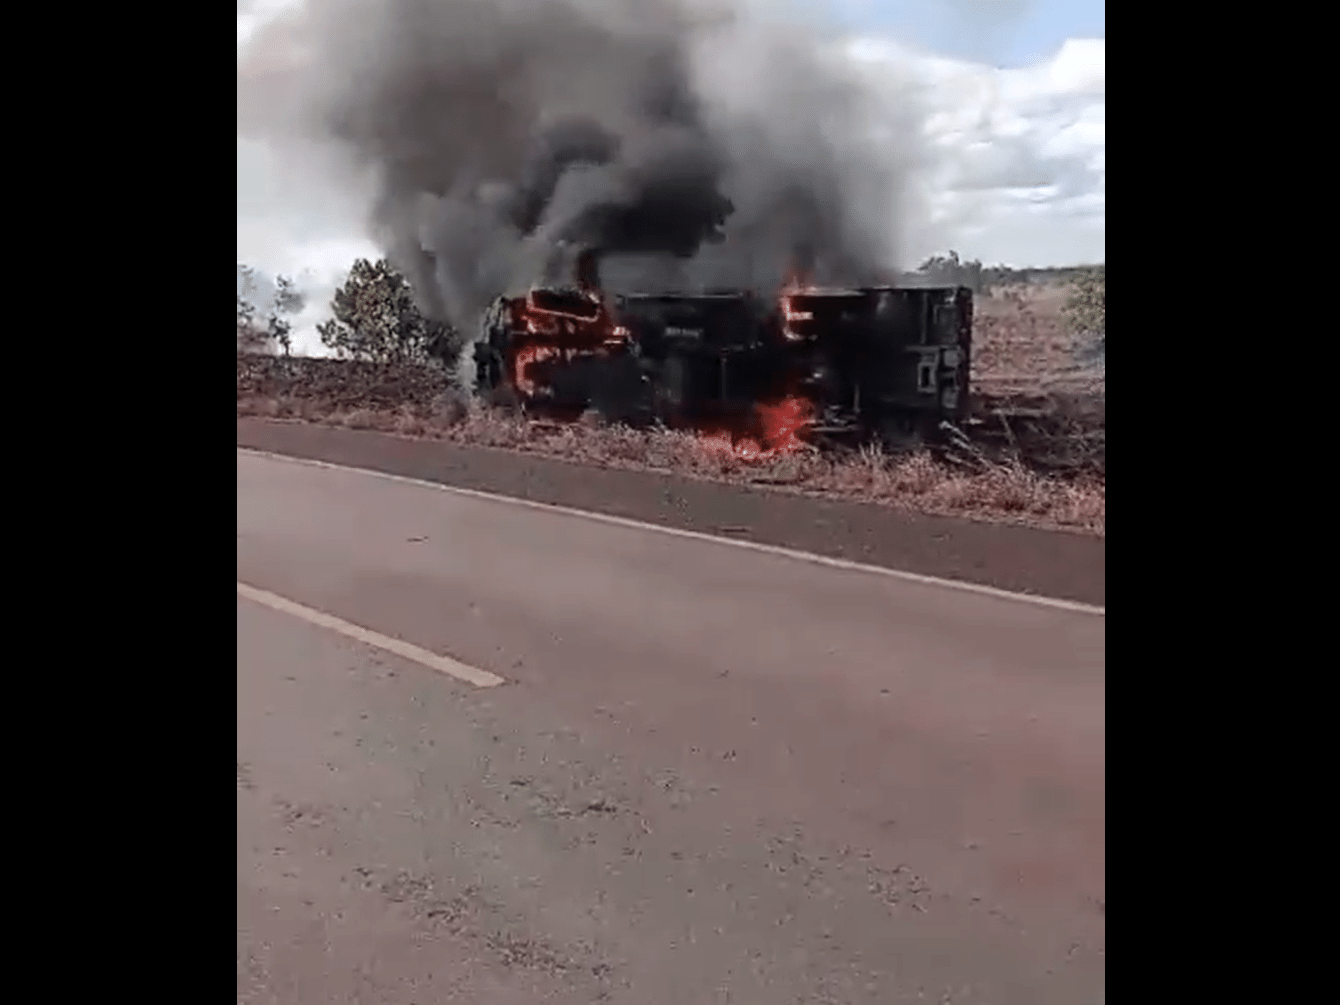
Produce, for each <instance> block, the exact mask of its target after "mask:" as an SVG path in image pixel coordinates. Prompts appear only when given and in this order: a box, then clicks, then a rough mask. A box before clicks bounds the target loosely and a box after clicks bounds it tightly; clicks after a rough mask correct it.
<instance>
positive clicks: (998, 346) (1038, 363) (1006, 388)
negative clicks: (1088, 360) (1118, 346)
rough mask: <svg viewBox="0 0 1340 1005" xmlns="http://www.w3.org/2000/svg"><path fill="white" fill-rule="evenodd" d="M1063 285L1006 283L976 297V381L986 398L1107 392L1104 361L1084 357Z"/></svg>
mask: <svg viewBox="0 0 1340 1005" xmlns="http://www.w3.org/2000/svg"><path fill="white" fill-rule="evenodd" d="M1066 295H1067V291H1066V289H1065V287H1062V286H1042V285H1034V286H1005V287H998V288H996V289H994V290H992V291H991V292H990V293H987V294H983V295H981V296H978V297H976V298H975V299H974V302H973V333H972V341H973V348H972V352H973V363H972V386H973V389H974V390H975V391H977V392H979V393H980V394H981V395H982V396H984V397H986V398H995V397H1000V396H1009V395H1029V394H1032V395H1042V394H1046V393H1048V392H1050V391H1062V392H1065V393H1068V394H1086V395H1089V396H1093V395H1097V396H1102V394H1103V392H1104V390H1105V378H1104V372H1103V369H1102V367H1094V366H1092V365H1084V364H1082V363H1081V362H1079V360H1080V358H1081V357H1082V352H1083V349H1084V346H1083V345H1082V344H1081V343H1080V342H1079V341H1078V340H1077V339H1076V338H1075V337H1074V336H1072V335H1071V334H1070V333H1069V332H1068V331H1067V330H1066V325H1065V320H1064V318H1063V316H1062V309H1063V308H1064V306H1065V301H1066Z"/></svg>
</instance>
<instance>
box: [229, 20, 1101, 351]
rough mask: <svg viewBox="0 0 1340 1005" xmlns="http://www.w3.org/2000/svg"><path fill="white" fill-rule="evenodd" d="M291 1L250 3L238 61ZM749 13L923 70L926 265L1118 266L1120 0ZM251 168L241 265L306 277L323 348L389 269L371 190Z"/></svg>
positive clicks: (240, 206)
mask: <svg viewBox="0 0 1340 1005" xmlns="http://www.w3.org/2000/svg"><path fill="white" fill-rule="evenodd" d="M292 2H293V0H239V2H238V51H239V54H240V53H241V52H242V51H243V48H244V46H245V43H246V39H247V37H248V36H249V34H250V32H251V31H252V30H253V29H254V27H255V26H256V25H257V24H258V23H260V22H262V21H263V20H265V19H267V18H268V17H269V16H271V15H272V13H273V12H274V11H276V10H280V9H282V8H283V7H285V6H289V5H291V4H292ZM747 2H751V3H754V4H756V5H757V7H758V9H759V10H760V11H762V12H764V13H766V14H767V15H768V16H773V17H776V16H788V17H790V18H793V19H794V18H802V19H809V20H810V21H812V22H813V23H815V24H816V26H819V27H822V28H824V29H825V30H827V31H830V32H834V33H837V34H838V35H841V36H844V37H845V41H844V42H843V45H844V47H845V49H846V51H847V54H848V56H849V58H850V59H851V60H852V61H853V63H854V64H856V65H857V66H858V67H859V68H860V70H861V72H862V73H863V74H865V75H867V77H868V79H869V81H870V86H871V87H872V89H873V90H874V91H875V92H876V93H878V90H879V88H880V86H881V82H884V81H888V80H892V79H894V78H895V77H897V76H899V75H901V74H904V73H906V71H907V70H908V69H909V68H910V69H911V71H912V73H913V75H914V76H915V77H917V78H918V79H919V80H920V81H921V82H922V83H923V84H924V85H925V89H926V94H927V95H928V96H929V98H930V101H931V104H932V106H933V109H934V114H933V115H932V116H931V118H930V120H929V122H928V123H927V133H928V138H929V139H930V140H931V142H932V143H933V145H934V147H935V149H936V150H937V152H938V153H939V154H940V155H941V156H939V157H938V158H937V160H936V162H935V165H934V166H933V168H929V169H928V171H929V173H928V175H927V176H926V177H924V178H923V179H922V180H921V184H922V187H923V189H924V191H925V193H926V195H925V198H926V200H927V202H928V204H929V213H928V219H927V222H926V224H925V225H924V226H923V227H922V228H921V230H920V231H919V232H918V233H916V234H914V235H912V237H911V240H910V251H911V252H912V256H911V257H914V258H915V259H916V261H920V260H922V259H924V258H926V257H928V256H929V255H932V254H940V253H944V252H947V251H949V250H954V251H957V252H958V253H959V255H960V256H961V257H963V258H965V259H980V260H982V261H983V262H985V263H987V264H998V263H999V264H1005V265H1011V266H1015V267H1025V266H1053V265H1074V264H1080V263H1097V262H1102V261H1104V260H1105V250H1104V249H1105V193H1106V172H1105V150H1106V134H1105V124H1106V106H1105V79H1106V78H1105V68H1106V62H1105V59H1106V43H1105V41H1104V36H1105V34H1106V30H1105V17H1106V12H1105V0H747ZM788 4H790V5H791V6H790V8H788V6H787V5H788ZM237 156H238V163H237V168H238V174H237V186H238V187H237V244H238V247H237V254H238V261H239V262H246V263H248V264H250V265H254V266H256V267H257V268H258V269H259V270H260V271H261V272H262V273H269V274H274V273H276V272H282V273H284V274H286V275H290V276H294V277H296V278H297V279H298V280H299V284H300V286H301V287H302V288H304V289H305V290H306V291H307V292H308V294H309V298H308V307H307V309H306V310H305V311H304V313H303V314H302V315H300V316H299V317H298V318H297V319H296V324H295V349H298V350H299V351H319V349H320V346H319V342H318V341H317V340H316V338H315V332H314V325H315V323H316V322H317V321H319V320H321V319H322V318H323V317H324V316H325V313H326V307H325V305H326V304H327V303H328V302H329V299H330V293H331V292H332V291H333V289H334V287H335V286H336V285H337V284H338V283H339V282H340V281H341V280H342V279H343V277H344V275H345V273H347V271H348V268H349V266H350V265H351V264H352V262H353V260H354V259H355V258H357V257H373V258H375V257H379V252H378V249H377V248H376V247H375V246H374V245H372V244H371V243H370V242H369V241H368V240H367V238H366V237H365V236H364V228H363V212H364V209H363V207H364V206H365V205H366V197H367V195H366V193H367V190H366V188H364V187H363V186H362V185H361V183H360V181H359V180H358V179H355V178H350V177H348V176H346V175H342V174H341V172H340V168H339V166H338V165H337V164H335V163H334V162H333V161H329V160H328V159H323V157H324V155H323V153H322V152H321V151H319V150H313V151H312V153H311V156H310V157H309V158H307V159H306V160H305V161H304V162H303V167H302V169H299V168H298V167H296V166H295V163H294V162H293V161H292V160H291V159H289V160H281V159H279V158H277V157H276V156H275V155H274V154H273V152H271V151H269V150H267V149H266V148H265V147H264V146H263V145H261V144H259V143H257V142H255V141H252V140H247V139H244V138H242V137H238V153H237ZM314 167H315V168H316V170H313V168H314ZM903 264H915V262H911V263H903Z"/></svg>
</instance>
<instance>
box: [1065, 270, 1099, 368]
mask: <svg viewBox="0 0 1340 1005" xmlns="http://www.w3.org/2000/svg"><path fill="white" fill-rule="evenodd" d="M1105 268H1106V266H1104V265H1097V266H1093V267H1091V268H1087V269H1084V270H1083V271H1082V272H1080V274H1079V275H1078V276H1077V277H1076V278H1075V279H1073V280H1071V282H1070V295H1069V297H1068V298H1067V299H1066V303H1065V308H1064V314H1065V319H1066V323H1067V324H1068V325H1069V327H1070V330H1071V331H1072V332H1073V333H1074V334H1076V335H1078V336H1080V337H1081V338H1083V339H1086V340H1088V341H1089V342H1090V343H1091V344H1092V345H1093V346H1094V347H1095V348H1096V349H1097V351H1098V352H1100V353H1105V352H1106V351H1107V332H1106V320H1107V319H1106V307H1105V303H1104V301H1105V298H1106V295H1107V279H1106V276H1105V275H1104V272H1105Z"/></svg>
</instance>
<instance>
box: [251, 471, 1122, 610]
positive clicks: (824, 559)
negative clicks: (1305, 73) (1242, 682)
mask: <svg viewBox="0 0 1340 1005" xmlns="http://www.w3.org/2000/svg"><path fill="white" fill-rule="evenodd" d="M237 452H238V453H239V454H249V455H251V456H252V457H263V458H267V459H269V460H272V461H284V462H287V463H289V464H305V465H307V466H309V467H315V468H329V469H330V470H332V471H350V472H353V473H354V474H361V475H369V476H371V477H373V478H384V479H386V480H387V481H392V482H401V483H402V484H405V485H417V486H419V487H420V488H426V489H435V490H436V491H438V492H447V493H451V494H452V495H458V496H465V497H466V498H469V499H483V500H486V501H488V502H498V503H506V504H508V505H511V506H521V507H525V508H527V509H534V510H540V511H542V512H546V513H559V514H562V515H564V516H572V517H578V518H579V519H582V520H593V521H595V522H596V523H606V524H613V525H614V526H616V527H625V528H629V529H632V530H647V531H653V532H655V533H657V534H667V535H669V536H671V537H684V538H689V539H690V540H693V541H706V542H708V543H710V544H723V545H730V546H732V547H735V548H744V549H746V550H747V551H757V552H762V553H763V554H766V555H780V556H783V557H785V558H791V559H795V560H796V561H799V562H809V563H810V564H812V565H825V566H828V567H829V568H830V569H844V570H846V571H848V572H866V573H870V574H872V575H876V576H886V577H888V578H890V579H901V580H903V581H904V582H908V583H920V584H922V585H924V586H941V587H945V588H946V589H950V590H961V591H963V592H965V593H977V594H981V595H982V596H987V597H996V598H999V599H1001V600H1016V601H1020V602H1022V603H1026V604H1036V605H1038V606H1040V607H1051V608H1054V609H1056V610H1060V611H1074V612H1076V613H1078V614H1094V615H1097V616H1098V617H1100V618H1104V617H1107V608H1106V607H1100V606H1097V605H1095V604H1083V603H1080V602H1079V601H1077V600H1060V599H1058V598H1056V597H1044V596H1041V595H1039V594H1036V593H1018V592H1016V591H1014V590H1002V589H1000V588H998V587H995V586H984V585H982V584H981V583H968V582H964V581H963V580H959V579H941V578H940V577H939V576H923V575H922V574H921V573H918V572H904V571H903V570H901V569H886V568H884V567H883V566H879V565H867V564H865V563H863V562H852V561H849V560H848V559H845V558H830V557H829V556H827V555H816V554H814V553H813V552H808V551H798V550H796V549H794V548H783V547H781V546H779V545H775V544H760V543H758V542H757V541H740V540H737V539H735V538H730V537H717V536H715V535H713V534H704V533H702V532H701V531H696V530H683V529H681V528H679V527H665V526H662V525H660V524H655V523H644V522H643V521H641V520H630V519H629V518H627V517H622V516H611V515H610V514H608V513H595V512H591V511H589V510H582V509H574V508H572V507H569V506H557V505H555V504H553V503H542V502H536V501H534V500H533V499H518V498H516V497H515V496H506V495H497V494H495V493H492V492H481V491H479V490H478V489H464V488H461V487H459V486H457V485H443V484H441V483H440V482H430V481H425V480H423V479H421V478H408V477H406V476H405V475H393V474H389V473H387V472H385V471H374V470H373V469H371V468H357V467H353V466H352V465H348V464H332V463H331V462H330V461H316V460H312V459H311V458H307V457H292V456H290V455H288V454H277V453H274V452H273V451H269V450H256V449H253V448H251V447H238V448H237Z"/></svg>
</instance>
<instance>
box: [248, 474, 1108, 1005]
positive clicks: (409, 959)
mask: <svg viewBox="0 0 1340 1005" xmlns="http://www.w3.org/2000/svg"><path fill="white" fill-rule="evenodd" d="M237 485H238V495H237V579H238V584H239V586H238V590H239V595H238V603H237V660H238V662H237V798H238V802H237V823H238V833H237V856H238V858H237V881H238V882H237V895H238V900H237V917H238V942H237V961H238V971H237V987H238V1001H239V1002H247V1003H252V1002H256V1003H260V1002H284V1003H308V1002H310V1003H335V1002H368V1003H373V1002H375V1003H388V1005H391V1003H395V1005H402V1003H403V1005H410V1003H416V1005H435V1003H439V1002H452V1001H459V1002H472V1003H476V1002H477V1003H492V1002H497V1003H511V1002H516V1003H529V1002H565V1003H566V1002H572V1003H578V1002H580V1003H589V1002H611V1003H628V1005H685V1003H718V1002H720V1003H759V1005H771V1003H791V1002H796V1003H801V1002H804V1003H825V1002H831V1003H866V1002H870V1003H875V1002H878V1003H888V1002H935V1003H942V1002H953V1003H971V1002H980V1003H993V1005H1011V1003H1018V1005H1049V1003H1056V1005H1088V1003H1098V1002H1102V1001H1103V1000H1104V991H1103V986H1104V963H1105V961H1104V949H1105V922H1104V904H1105V897H1106V893H1105V884H1104V858H1105V850H1104V793H1105V782H1104V733H1105V724H1104V686H1105V684H1104V678H1105V662H1104V633H1105V623H1104V622H1105V619H1104V616H1103V615H1101V614H1095V613H1093V612H1091V611H1084V610H1078V609H1066V608H1064V607H1056V606H1045V605H1041V604H1038V603H1035V602H1031V601H1028V600H1022V599H1011V598H1006V597H1001V596H990V595H983V594H981V593H977V592H971V591H968V590H962V589H955V588H953V587H950V586H945V585H933V584H927V583H924V582H917V581H910V580H907V579H902V578H898V577H896V576H892V575H885V574H880V573H877V572H865V571H853V570H851V569H843V568H835V567H830V566H824V565H821V564H816V563H811V562H805V561H800V560H797V559H796V558H792V557H786V556H784V555H779V554H772V553H767V552H765V551H761V550H758V549H746V548H743V547H740V546H738V545H735V544H732V543H729V542H721V543H717V542H709V541H703V540H699V539H692V538H686V537H684V536H676V535H674V534H671V533H665V532H661V531H656V530H652V529H642V528H637V527H633V526H618V525H613V524H611V523H608V522H602V521H598V520H592V519H584V518H582V517H577V516H572V515H568V514H563V513H557V512H553V511H546V510H543V509H540V508H536V507H527V506H521V505H517V504H514V503H508V502H506V501H499V500H494V499H486V498H479V497H471V496H466V495H461V494H457V493H453V492H450V491H443V490H438V489H434V488H430V487H425V486H421V485H414V484H408V483H405V482H402V481H395V480H392V479H388V478H385V477H381V476H377V475H372V474H368V473H363V472H358V471H350V470H338V469H332V468H328V467H318V466H313V465H309V464H305V463H300V462H297V461H288V460H282V459H275V458H266V457H259V456H256V455H252V454H247V453H244V452H242V451H239V452H238V460H237ZM355 626H356V627H355ZM359 633H361V634H359ZM378 640H382V642H383V643H385V644H388V645H391V646H396V645H399V646H400V652H399V653H397V652H391V651H388V650H387V649H385V648H382V647H381V644H382V643H379V641H378ZM390 640H399V641H398V642H392V641H390ZM405 644H411V645H412V646H414V647H417V649H416V650H415V651H417V652H420V653H422V657H421V658H420V657H416V656H415V655H414V653H413V652H410V651H409V650H405V649H404V645H405ZM405 652H410V655H408V656H407V655H404V653H405ZM430 653H431V654H436V655H434V656H429V655H428V654H430ZM434 659H436V660H438V662H437V663H433V662H432V661H433V660H434ZM444 660H445V661H444ZM453 667H459V668H462V671H461V672H462V673H465V674H466V676H469V674H470V673H474V674H475V677H474V678H473V679H474V680H475V681H476V683H470V682H469V681H468V680H464V679H462V678H461V676H459V675H453V671H452V668H453ZM467 671H468V672H467ZM480 673H483V674H491V675H496V677H497V678H501V680H502V683H501V684H499V685H497V686H479V682H481V681H482V682H484V683H488V682H489V678H487V677H483V676H479V674H480Z"/></svg>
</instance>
